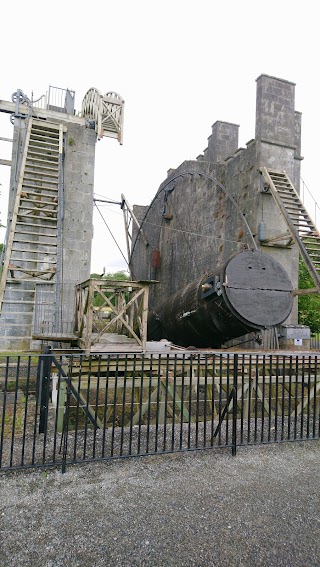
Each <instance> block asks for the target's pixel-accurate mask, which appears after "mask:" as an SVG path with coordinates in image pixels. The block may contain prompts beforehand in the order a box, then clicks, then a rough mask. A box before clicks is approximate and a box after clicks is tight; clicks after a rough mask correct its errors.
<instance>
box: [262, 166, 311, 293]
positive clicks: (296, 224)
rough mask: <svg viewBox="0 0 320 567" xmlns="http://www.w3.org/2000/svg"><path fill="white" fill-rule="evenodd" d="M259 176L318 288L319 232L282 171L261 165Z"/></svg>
mask: <svg viewBox="0 0 320 567" xmlns="http://www.w3.org/2000/svg"><path fill="white" fill-rule="evenodd" d="M261 171H262V175H263V177H264V179H265V181H266V183H267V185H268V187H269V188H270V191H271V193H272V195H273V197H274V199H275V201H276V203H277V204H278V207H279V209H280V210H281V212H282V214H283V216H284V217H285V219H286V221H287V224H288V227H289V230H290V232H291V235H292V237H293V239H294V240H295V242H296V243H297V245H298V246H299V249H300V254H301V256H302V258H303V261H304V263H305V265H306V267H307V269H308V271H309V273H310V275H311V276H312V278H313V281H314V283H315V286H316V287H317V288H318V289H319V291H320V234H319V232H318V229H317V228H316V226H315V224H314V222H313V221H312V219H311V217H310V216H309V214H308V212H307V210H306V209H305V207H304V205H303V203H302V201H301V200H300V197H299V195H298V193H297V191H296V190H295V188H294V186H293V185H292V183H291V181H290V179H289V177H288V175H287V174H286V172H285V171H282V172H279V171H272V170H270V169H267V168H266V167H263V168H262V170H261Z"/></svg>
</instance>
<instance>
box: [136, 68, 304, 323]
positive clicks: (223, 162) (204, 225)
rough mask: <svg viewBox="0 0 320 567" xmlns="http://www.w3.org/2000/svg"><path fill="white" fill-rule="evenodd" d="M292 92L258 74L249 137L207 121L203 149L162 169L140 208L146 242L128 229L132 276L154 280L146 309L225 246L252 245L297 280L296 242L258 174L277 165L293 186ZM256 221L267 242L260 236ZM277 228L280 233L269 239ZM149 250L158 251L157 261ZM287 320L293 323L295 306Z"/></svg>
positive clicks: (216, 261) (297, 132)
mask: <svg viewBox="0 0 320 567" xmlns="http://www.w3.org/2000/svg"><path fill="white" fill-rule="evenodd" d="M294 94H295V85H294V84H293V83H291V82H289V81H286V80H282V79H278V78H275V77H270V76H267V75H261V76H260V77H259V78H258V79H257V104H256V132H255V139H253V140H251V141H249V142H248V143H247V145H246V147H245V148H238V128H239V127H238V125H236V124H231V123H229V122H222V121H217V122H215V123H214V125H213V126H212V133H211V135H210V136H209V138H208V147H207V148H206V149H205V151H204V152H203V154H201V155H199V156H198V158H197V160H194V161H188V162H184V163H183V164H181V165H180V166H179V167H178V168H177V169H176V170H170V172H169V176H168V178H167V179H166V180H165V181H164V182H163V183H162V184H161V186H160V188H159V190H158V192H157V193H156V195H155V197H154V199H153V201H152V203H151V205H150V207H149V208H144V210H143V215H142V219H143V222H142V228H143V230H144V232H145V234H146V236H147V238H148V240H149V246H148V247H147V248H146V246H145V245H144V244H143V242H142V239H141V238H140V237H139V235H137V233H134V234H133V241H134V247H133V253H132V257H131V266H132V269H133V272H134V274H135V277H137V278H141V279H156V280H158V281H159V283H158V284H157V285H155V286H153V287H152V288H151V293H150V308H151V309H156V307H157V305H159V304H160V303H161V302H162V301H163V300H164V299H166V297H168V296H170V295H172V294H173V293H174V292H176V291H177V290H179V289H181V290H182V289H183V288H184V287H185V286H186V285H187V283H189V282H191V281H193V280H195V279H197V278H198V277H201V275H203V274H205V273H208V274H210V273H211V272H212V271H213V269H214V268H215V267H216V266H217V265H221V264H222V263H224V262H225V261H226V260H227V259H228V258H229V257H230V256H231V255H232V254H234V253H236V252H239V251H241V250H242V249H244V248H249V249H250V248H253V247H254V246H256V247H257V248H258V249H259V250H261V251H263V252H266V253H268V254H271V255H272V256H273V257H275V258H276V259H277V260H278V261H279V262H280V263H281V264H282V266H283V267H284V268H285V269H286V271H287V273H288V275H289V277H290V279H291V281H292V284H293V287H297V285H298V250H297V247H296V245H290V246H289V247H288V246H286V245H287V243H288V238H286V236H285V235H286V233H287V232H288V227H287V225H286V223H285V221H284V219H283V218H282V215H281V213H280V212H279V209H278V207H277V205H276V203H275V201H274V199H273V197H272V196H271V195H270V194H268V193H266V192H265V191H264V186H263V180H262V175H261V168H262V167H264V166H265V167H268V168H270V169H273V170H279V171H282V170H285V171H286V172H287V174H288V175H289V177H290V178H291V180H292V182H293V183H294V184H295V185H296V187H297V189H299V179H300V162H301V159H302V158H301V155H300V138H301V114H300V113H298V112H296V111H295V108H294ZM187 172H198V173H200V174H201V173H203V175H187V174H186V173H187ZM180 174H182V175H181V176H180V177H179V175H180ZM219 184H222V185H223V186H224V189H223V188H221V186H220V185H219ZM135 210H137V208H135ZM262 227H263V231H264V238H266V239H268V240H269V245H266V243H265V242H261V230H262ZM280 235H284V236H283V240H280V241H279V240H273V239H274V238H278V237H279V236H280ZM135 240H136V242H135ZM153 250H157V251H158V257H159V258H160V262H158V264H157V266H154V265H153V264H152V251H153ZM287 322H290V323H297V308H296V306H295V307H294V309H293V311H292V314H291V316H290V318H289V319H288V320H287Z"/></svg>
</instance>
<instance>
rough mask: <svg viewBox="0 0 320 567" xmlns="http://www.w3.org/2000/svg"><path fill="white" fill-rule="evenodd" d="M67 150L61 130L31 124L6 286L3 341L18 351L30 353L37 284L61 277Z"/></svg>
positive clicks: (1, 288)
mask: <svg viewBox="0 0 320 567" xmlns="http://www.w3.org/2000/svg"><path fill="white" fill-rule="evenodd" d="M62 148H63V127H62V126H61V125H59V124H53V123H49V122H47V121H42V120H37V119H34V118H30V119H29V123H28V127H27V133H26V139H25V144H24V149H23V150H22V155H21V161H20V163H21V166H20V173H19V180H18V185H17V188H16V195H15V202H14V205H13V210H12V217H11V223H10V227H9V232H8V237H7V244H6V250H5V257H4V263H3V270H2V277H1V284H0V308H1V314H0V333H1V334H0V336H3V333H4V330H5V331H6V335H7V337H6V338H7V339H10V340H11V342H12V349H15V348H17V349H19V348H30V341H31V337H32V322H33V312H34V295H35V284H36V283H37V282H41V283H45V282H48V283H49V282H53V281H54V280H55V277H56V270H57V261H59V254H60V250H59V246H58V245H59V241H58V205H59V202H58V201H59V198H58V197H59V180H60V176H61V174H62V173H61V172H62V169H61V168H62ZM8 332H9V336H8ZM0 342H1V340H0ZM28 344H29V347H28V346H27V345H28Z"/></svg>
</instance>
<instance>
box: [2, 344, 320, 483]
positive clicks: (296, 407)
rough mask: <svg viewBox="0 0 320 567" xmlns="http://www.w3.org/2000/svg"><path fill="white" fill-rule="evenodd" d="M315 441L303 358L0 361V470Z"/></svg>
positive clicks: (318, 389) (314, 361)
mask: <svg viewBox="0 0 320 567" xmlns="http://www.w3.org/2000/svg"><path fill="white" fill-rule="evenodd" d="M319 437H320V371H319V362H318V357H317V356H312V355H310V354H308V355H303V354H299V355H292V356H288V355H280V354H279V355H278V354H277V355H276V354H275V355H262V354H253V353H252V354H248V353H227V354H225V353H221V352H219V353H218V352H217V353H215V352H208V353H199V352H197V353H194V352H189V351H188V352H184V353H181V352H179V353H177V354H171V353H170V354H165V355H164V354H149V355H144V354H117V355H115V354H109V355H102V354H101V355H95V356H89V357H85V356H83V355H71V356H63V357H59V358H56V357H55V356H53V355H52V354H51V353H50V352H49V354H44V355H39V356H32V355H30V356H22V355H21V356H10V357H2V358H0V468H1V469H2V470H4V471H6V470H12V469H19V468H28V467H49V466H61V467H62V471H63V472H64V471H65V470H66V467H67V466H68V465H69V464H72V463H81V462H87V461H98V460H106V459H112V458H125V457H133V456H141V455H151V454H152V455H154V454H163V453H170V452H181V451H191V450H203V449H215V448H230V449H231V450H232V453H233V454H234V455H235V454H236V450H237V447H238V446H245V445H254V444H264V443H277V442H285V441H286V442H288V441H303V440H310V439H319Z"/></svg>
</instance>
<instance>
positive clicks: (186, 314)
mask: <svg viewBox="0 0 320 567" xmlns="http://www.w3.org/2000/svg"><path fill="white" fill-rule="evenodd" d="M292 302H293V295H292V284H291V281H290V279H289V277H288V275H287V273H286V271H285V270H284V269H283V267H282V266H281V265H280V264H279V263H278V262H277V261H276V260H275V259H274V258H272V257H271V256H269V255H268V254H262V253H261V252H258V251H244V252H240V253H239V254H236V255H235V256H233V257H232V258H231V259H230V260H229V261H228V262H227V263H226V264H225V266H224V267H223V268H222V269H220V270H217V271H216V272H215V273H213V274H212V275H211V276H209V277H208V276H204V277H202V278H200V279H199V280H196V281H193V282H191V283H190V284H189V285H187V286H186V287H185V288H184V289H182V290H179V291H177V292H176V293H175V294H174V295H172V296H171V297H169V298H168V299H166V300H165V301H164V302H163V303H162V304H161V305H160V306H159V307H158V308H156V309H155V310H154V311H152V312H150V314H149V321H148V339H149V340H160V339H164V338H165V339H168V340H170V341H172V342H173V343H175V344H177V345H181V346H195V347H204V348H206V347H208V348H210V347H218V346H221V344H223V343H224V342H226V341H228V340H230V339H234V338H236V337H240V336H242V335H245V334H246V333H249V332H252V331H255V330H257V329H267V328H271V327H275V326H277V325H280V324H281V323H283V321H285V319H287V317H288V316H289V314H290V312H291V309H292Z"/></svg>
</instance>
